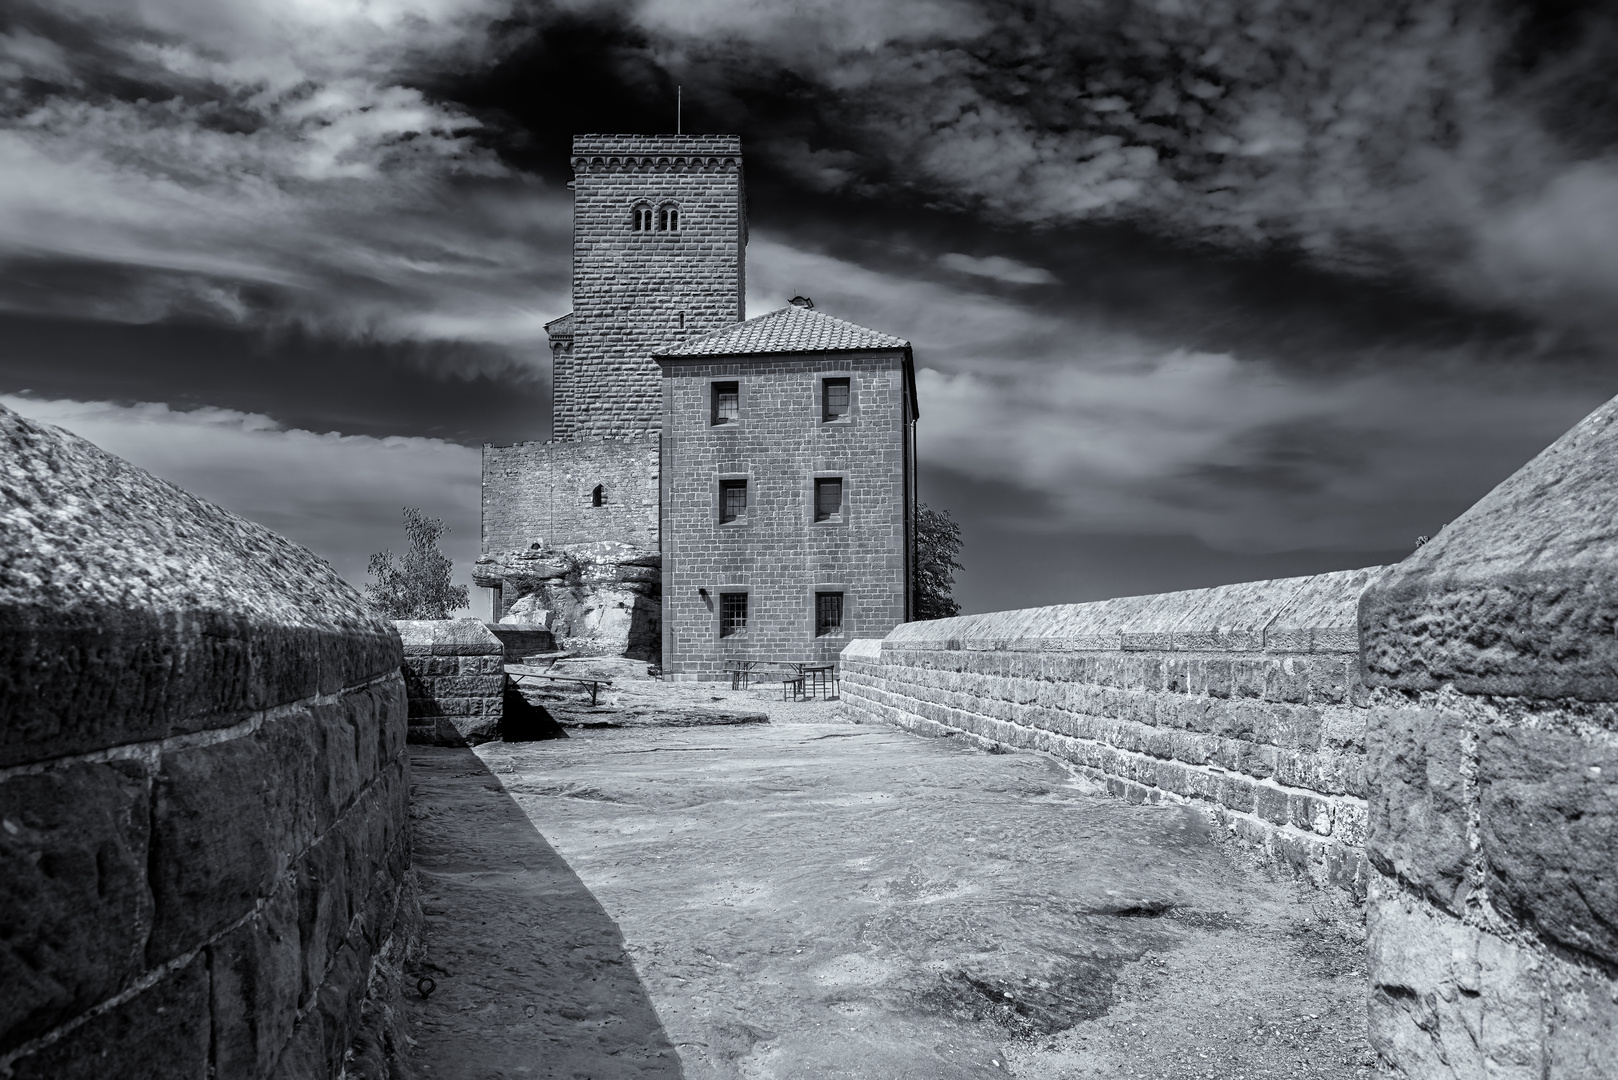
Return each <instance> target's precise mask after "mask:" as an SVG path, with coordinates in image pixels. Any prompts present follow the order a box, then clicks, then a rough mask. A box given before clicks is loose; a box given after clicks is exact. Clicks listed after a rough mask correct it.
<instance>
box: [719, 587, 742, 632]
mask: <svg viewBox="0 0 1618 1080" xmlns="http://www.w3.org/2000/svg"><path fill="white" fill-rule="evenodd" d="M746 629H747V594H746V593H744V592H728V593H720V594H719V636H720V637H730V635H732V634H739V633H741V632H742V631H743V630H746Z"/></svg>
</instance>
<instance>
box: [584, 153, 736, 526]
mask: <svg viewBox="0 0 1618 1080" xmlns="http://www.w3.org/2000/svg"><path fill="white" fill-rule="evenodd" d="M573 172H574V180H573V325H572V334H573V337H572V341H571V344H570V347H569V348H568V349H567V350H565V354H563V353H558V356H557V360H558V361H559V366H558V367H557V368H556V369H555V371H554V372H553V377H552V395H553V402H554V412H553V415H554V419H553V437H554V438H556V439H558V440H564V441H565V440H572V439H577V438H583V437H587V436H610V437H644V436H653V437H655V436H656V435H657V434H658V432H659V430H660V425H661V422H662V387H661V385H660V375H659V372H658V368H657V365H656V364H655V363H653V362H652V359H651V356H652V353H653V352H655V351H657V350H658V349H660V348H663V347H666V346H668V345H671V344H674V343H677V342H680V341H684V340H687V339H689V338H692V337H696V336H699V335H701V334H705V333H707V332H708V331H710V330H717V329H719V328H721V327H724V326H729V325H730V324H731V323H734V322H738V321H740V320H741V319H742V318H743V317H744V315H745V304H746V300H745V297H746V291H747V289H746V279H745V272H746V249H747V200H746V191H745V188H744V185H743V181H742V157H741V139H740V138H739V137H737V136H734V135H580V136H577V137H576V138H575V139H574V140H573ZM642 203H644V204H646V205H648V206H650V207H652V208H653V209H654V210H656V209H657V208H658V207H660V206H663V205H664V204H672V205H675V206H677V207H678V208H679V211H680V228H679V230H678V231H675V232H663V231H658V230H653V231H650V232H636V231H634V230H633V228H632V224H633V220H632V211H633V208H634V207H635V206H636V205H637V204H642ZM590 539H608V538H607V537H592V538H590Z"/></svg>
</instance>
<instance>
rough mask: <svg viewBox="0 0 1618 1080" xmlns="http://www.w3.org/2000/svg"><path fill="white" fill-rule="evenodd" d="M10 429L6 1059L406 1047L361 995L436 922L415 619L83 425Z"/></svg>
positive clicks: (60, 1070) (144, 1067)
mask: <svg viewBox="0 0 1618 1080" xmlns="http://www.w3.org/2000/svg"><path fill="white" fill-rule="evenodd" d="M0 444H3V448H0V552H3V562H0V657H3V664H4V668H3V671H4V674H3V676H0V818H3V824H4V829H3V831H0V864H3V866H4V872H3V873H0V912H3V919H4V921H5V922H6V923H7V924H8V925H9V927H10V928H11V931H10V932H9V933H8V935H7V937H6V939H5V940H4V941H3V942H0V965H3V970H4V971H5V984H6V989H7V992H6V995H5V1000H4V1001H3V1002H0V1068H9V1069H10V1070H11V1074H12V1075H13V1076H16V1077H19V1078H20V1077H35V1076H41V1077H43V1076H66V1075H79V1074H80V1073H81V1072H83V1070H85V1069H86V1068H87V1067H93V1066H94V1065H95V1064H96V1063H97V1062H99V1063H101V1064H102V1065H104V1066H106V1067H107V1069H108V1070H111V1071H108V1072H107V1073H106V1075H111V1074H112V1072H113V1071H117V1070H122V1069H128V1070H131V1071H132V1072H133V1071H138V1072H140V1073H141V1074H142V1075H146V1074H151V1075H164V1076H176V1077H181V1076H199V1077H200V1076H205V1075H217V1076H240V1077H270V1076H293V1075H310V1076H312V1075H335V1074H336V1072H337V1071H338V1070H339V1069H340V1067H341V1056H342V1054H343V1053H345V1052H346V1050H347V1049H348V1048H349V1047H350V1046H351V1045H352V1044H354V1043H355V1041H356V1040H365V1039H369V1040H371V1041H372V1042H373V1043H375V1044H376V1045H377V1046H378V1047H379V1048H380V1049H381V1052H383V1053H384V1054H386V1053H390V1052H392V1051H391V1050H390V1049H389V1047H391V1046H393V1045H394V1044H395V1043H397V1042H398V1038H397V1036H396V1034H395V1033H393V1032H392V1031H391V1029H389V1028H388V1025H387V1024H386V1023H385V1022H383V1023H375V1022H366V1021H362V1019H361V1017H362V1010H361V1004H362V1001H363V1000H364V999H365V996H366V993H367V985H368V983H371V982H372V980H371V976H372V973H373V967H374V966H375V965H377V964H378V963H385V962H386V961H387V960H388V959H389V958H392V959H393V960H394V961H395V962H396V961H397V959H398V956H399V954H400V953H402V952H403V950H404V949H405V948H406V947H407V946H408V944H409V941H410V940H411V938H412V936H413V935H414V933H415V931H414V927H415V925H416V923H417V921H418V916H417V914H416V911H415V901H414V897H413V893H411V892H410V890H409V887H408V884H407V873H406V872H407V870H408V866H409V857H410V856H409V843H408V836H407V832H406V825H407V821H408V814H407V799H408V780H409V777H408V760H407V758H406V757H405V733H406V702H405V688H404V683H403V680H402V678H401V676H400V673H399V667H400V662H401V659H402V648H401V642H400V638H399V634H398V632H397V631H396V630H395V629H394V627H393V625H392V624H391V623H389V622H388V621H386V620H384V619H380V618H378V617H377V616H376V615H375V614H374V613H372V612H371V611H370V610H369V608H368V607H367V606H366V604H365V603H364V601H363V599H362V598H361V597H360V596H359V594H358V593H357V592H356V591H355V590H354V589H353V588H352V587H351V586H349V585H348V584H347V583H345V582H344V581H342V579H341V578H339V577H338V576H337V574H336V572H335V571H333V570H332V568H331V567H330V566H329V565H328V564H326V563H325V562H324V561H323V560H321V559H319V558H317V557H316V556H314V555H313V554H311V553H310V552H308V551H307V550H305V549H303V548H301V547H299V546H297V545H295V544H292V543H291V542H289V541H287V540H285V539H284V538H282V537H280V536H277V535H276V534H274V533H272V532H270V531H269V530H267V529H265V528H263V527H262V526H259V525H257V524H254V523H253V522H250V521H247V520H244V519H242V518H240V517H237V516H235V515H233V514H230V513H228V512H226V511H224V510H221V509H220V508H218V507H216V506H213V505H211V504H209V503H206V502H203V501H202V500H200V499H197V498H195V497H193V496H191V495H189V494H187V493H185V492H184V491H182V490H180V489H179V488H177V487H175V486H173V485H172V484H168V483H166V482H164V481H162V480H159V479H157V478H155V477H153V476H151V475H150V474H148V473H146V472H144V471H142V470H140V469H137V468H135V467H134V466H132V465H130V464H128V463H127V462H124V461H122V460H120V459H118V458H116V457H114V456H112V455H110V454H107V453H105V452H104V451H101V450H99V449H98V448H96V447H95V446H93V445H91V444H90V443H88V442H86V441H84V440H82V439H79V438H77V437H76V436H73V435H70V434H68V433H67V432H64V431H62V430H61V429H59V428H55V427H52V426H50V425H45V424H38V423H34V422H31V421H29V420H26V419H24V418H22V417H20V416H18V415H17V414H16V413H14V412H12V411H10V410H6V409H3V408H0ZM385 984H386V980H377V981H376V982H374V983H373V984H372V985H373V987H376V988H381V989H378V991H377V992H379V993H380V992H386V986H385ZM386 1012H387V1010H370V1011H369V1015H372V1016H373V1017H380V1016H384V1015H385V1014H386ZM334 1055H335V1057H334Z"/></svg>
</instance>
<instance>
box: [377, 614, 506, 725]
mask: <svg viewBox="0 0 1618 1080" xmlns="http://www.w3.org/2000/svg"><path fill="white" fill-rule="evenodd" d="M394 625H395V626H396V627H398V628H399V638H400V640H401V641H402V642H403V643H404V663H403V667H402V668H401V670H402V672H403V674H404V680H405V691H406V695H407V697H408V700H409V714H410V724H409V734H408V741H409V742H412V743H425V744H428V745H434V746H462V745H476V744H477V743H482V742H488V741H489V740H491V739H494V738H497V737H498V736H499V731H500V720H501V717H502V714H503V702H504V700H505V687H506V669H505V662H506V656H505V650H506V647H505V643H504V642H502V641H501V640H500V638H499V637H497V636H496V635H495V634H494V632H493V631H491V630H490V629H489V628H488V627H487V626H485V625H484V624H483V623H482V622H480V621H478V620H477V619H418V620H400V621H398V622H395V623H394Z"/></svg>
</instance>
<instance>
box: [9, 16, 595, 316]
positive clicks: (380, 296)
mask: <svg viewBox="0 0 1618 1080" xmlns="http://www.w3.org/2000/svg"><path fill="white" fill-rule="evenodd" d="M73 7H76V8H77V9H78V10H77V11H76V12H71V13H70V12H69V11H67V10H63V9H62V8H60V7H58V8H56V9H54V10H53V12H52V13H50V14H46V13H45V12H44V10H43V9H32V10H30V9H26V8H25V9H23V11H22V12H21V17H20V18H19V20H18V23H17V25H16V28H15V29H13V30H12V31H10V32H9V33H7V34H4V35H0V55H3V56H4V57H5V60H4V63H3V66H0V79H3V80H4V87H3V89H0V175H3V176H4V177H5V181H4V183H0V223H3V224H0V259H5V260H7V261H9V262H11V263H12V265H13V266H14V267H19V266H20V267H28V266H38V265H41V264H46V263H49V262H52V261H58V262H60V261H67V262H79V263H83V264H87V265H97V264H101V265H114V266H120V267H126V268H129V269H131V270H133V271H138V272H137V273H132V274H130V275H129V276H128V278H127V279H126V282H125V284H124V286H123V287H121V288H110V287H108V284H107V280H106V278H105V277H99V278H96V279H95V286H94V287H93V288H88V289H86V290H85V291H84V292H83V293H82V294H80V295H77V296H74V295H72V294H71V290H65V289H59V290H58V291H57V295H56V296H55V297H54V298H53V302H54V305H55V307H56V309H57V310H58V312H59V313H66V312H67V311H76V313H80V314H85V315H88V316H91V317H100V318H111V319H120V320H127V321H151V320H155V319H160V318H163V317H167V316H171V315H181V316H190V317H198V316H200V317H203V318H208V319H211V320H216V321H224V322H237V323H240V322H251V321H254V320H259V321H265V322H275V321H288V320H291V321H297V322H300V323H303V324H304V325H306V326H308V327H310V328H313V329H316V330H317V331H322V332H329V333H334V334H340V335H345V336H367V337H373V338H377V339H381V340H397V339H421V338H433V339H442V338H454V339H462V340H469V341H479V342H489V343H495V344H502V345H522V346H531V345H533V344H534V343H535V342H536V341H539V340H542V333H541V331H540V326H541V325H542V323H543V322H544V321H545V319H547V318H553V317H554V316H555V315H556V314H558V313H559V312H560V311H562V310H565V308H566V287H567V286H566V274H567V264H566V255H565V251H566V245H565V237H566V236H567V233H568V228H569V205H568V200H567V197H566V193H565V192H560V191H555V190H550V189H547V188H545V187H544V186H543V185H541V184H539V183H538V182H537V181H533V180H531V179H527V178H522V177H518V176H515V175H513V174H512V173H511V171H510V170H509V169H508V168H507V167H506V166H505V165H503V164H502V163H501V162H500V161H499V160H498V159H497V158H496V157H495V156H494V155H493V154H492V153H491V152H489V151H487V150H486V149H482V148H480V147H479V146H478V145H477V144H476V142H475V141H474V140H473V138H472V136H473V135H474V134H475V133H476V132H477V130H478V128H479V126H480V125H479V123H478V121H476V120H475V119H474V118H472V117H471V116H470V115H468V114H467V113H466V112H465V111H464V110H460V109H458V108H457V107H456V106H454V105H453V104H445V103H441V102H434V101H430V100H428V99H427V98H426V97H425V96H424V95H423V94H422V92H421V91H420V90H418V89H415V88H413V87H412V86H411V85H409V79H410V77H411V76H412V75H413V74H416V73H418V69H419V68H420V67H422V66H430V65H432V64H443V63H450V62H454V61H456V60H463V61H470V60H475V58H476V56H477V54H478V52H479V50H480V49H482V48H483V47H484V46H483V37H482V35H483V31H484V29H485V28H486V26H487V24H488V22H489V20H490V19H491V18H493V17H494V16H496V15H498V14H500V13H501V12H502V10H503V7H502V6H497V5H494V4H490V3H483V2H479V0H460V2H449V0H445V2H435V0H418V2H408V0H407V2H401V3H393V4H360V3H342V2H334V3H321V4H303V5H293V6H287V5H282V4H269V3H264V4H254V3H246V4H231V5H224V6H219V5H209V4H190V3H186V2H185V0H168V2H156V3H151V4H143V5H141V6H140V7H139V8H138V9H130V8H128V6H127V5H120V4H106V5H98V4H76V5H73ZM137 11H138V14H137ZM75 16H76V17H75ZM57 38H60V39H62V40H60V41H58V40H56V39H57ZM9 276H10V277H11V279H12V284H11V286H9V287H7V288H3V289H0V305H5V306H7V307H9V308H11V309H12V310H32V309H35V308H36V307H37V306H38V304H39V301H38V298H37V297H35V296H33V295H32V294H30V293H29V292H28V291H27V290H26V289H25V287H24V285H25V282H24V281H23V280H22V279H25V278H27V277H28V276H29V275H27V274H24V273H15V272H14V273H13V274H11V275H9ZM64 293H66V294H67V295H63V294H64Z"/></svg>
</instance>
